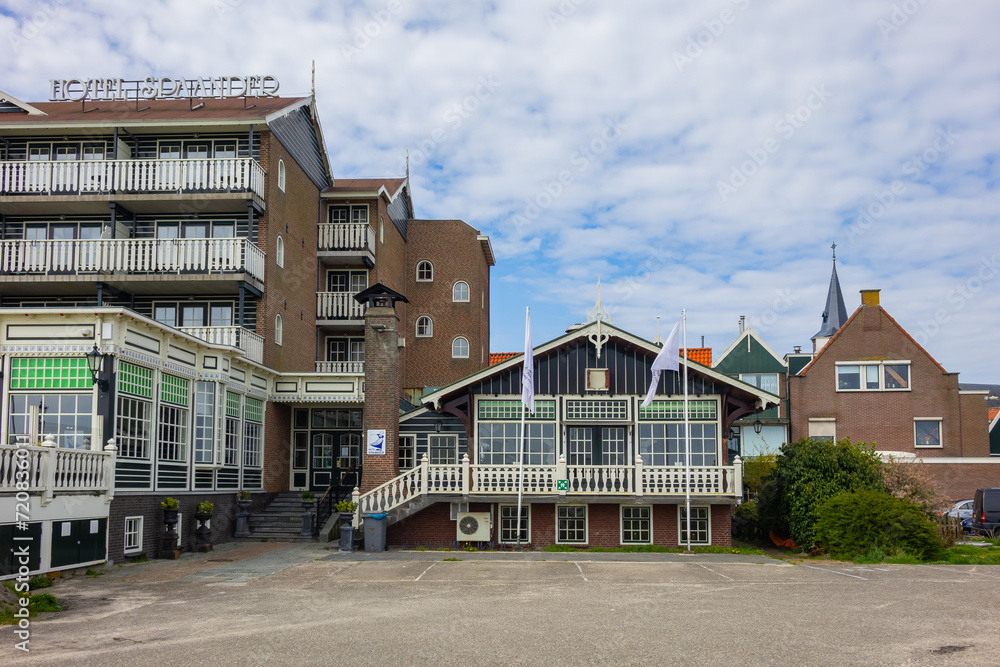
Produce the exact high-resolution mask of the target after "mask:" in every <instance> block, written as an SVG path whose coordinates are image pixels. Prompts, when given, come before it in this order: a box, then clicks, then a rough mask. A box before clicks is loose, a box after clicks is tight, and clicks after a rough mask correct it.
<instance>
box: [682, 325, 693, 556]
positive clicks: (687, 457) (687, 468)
mask: <svg viewBox="0 0 1000 667" xmlns="http://www.w3.org/2000/svg"><path fill="white" fill-rule="evenodd" d="M681 320H682V321H683V322H684V324H683V326H684V355H683V357H682V358H683V361H684V516H685V517H686V521H687V550H688V551H691V424H690V423H689V420H688V364H687V361H688V356H687V354H688V321H687V309H686V308H685V309H684V310H682V311H681Z"/></svg>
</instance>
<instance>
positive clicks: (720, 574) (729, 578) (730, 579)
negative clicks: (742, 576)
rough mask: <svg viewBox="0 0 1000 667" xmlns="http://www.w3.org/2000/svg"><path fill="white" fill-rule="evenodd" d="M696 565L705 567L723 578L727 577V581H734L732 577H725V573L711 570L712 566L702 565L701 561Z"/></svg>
mask: <svg viewBox="0 0 1000 667" xmlns="http://www.w3.org/2000/svg"><path fill="white" fill-rule="evenodd" d="M698 565H701V567H703V568H705V569H706V570H708V571H709V572H711V573H712V574H715V575H718V576H720V577H722V578H723V579H728V580H729V581H736V580H735V579H733V578H732V577H727V576H726V575H724V574H722V573H721V572H716V571H715V570H713V569H712V568H710V567H708V566H706V565H702V564H701V563H698Z"/></svg>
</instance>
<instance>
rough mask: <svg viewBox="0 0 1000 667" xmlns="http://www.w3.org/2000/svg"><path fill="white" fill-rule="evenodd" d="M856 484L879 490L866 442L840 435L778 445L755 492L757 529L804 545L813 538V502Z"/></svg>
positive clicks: (873, 458) (856, 487)
mask: <svg viewBox="0 0 1000 667" xmlns="http://www.w3.org/2000/svg"><path fill="white" fill-rule="evenodd" d="M861 489H872V490H878V491H884V489H885V487H884V485H883V483H882V473H881V461H880V460H879V457H878V455H877V454H876V453H875V451H874V448H873V447H872V446H870V445H867V444H864V443H852V442H851V441H850V440H848V439H846V438H845V439H843V440H840V441H839V442H833V441H832V440H812V439H810V438H803V439H801V440H798V441H796V442H791V443H787V444H784V445H782V446H781V450H780V452H779V454H778V458H777V461H776V463H775V468H774V472H773V473H772V474H771V476H770V477H768V479H767V482H766V483H765V484H764V487H763V488H762V489H761V492H760V495H759V497H758V505H759V508H760V523H761V530H762V531H770V530H773V531H775V532H777V533H780V534H782V535H788V536H789V537H791V538H792V539H793V540H794V541H795V542H796V543H797V544H799V545H801V546H802V547H809V546H811V545H812V544H813V543H814V542H815V536H816V533H815V529H814V524H815V523H816V515H815V508H816V505H817V504H818V503H820V502H821V501H823V500H825V499H827V498H829V497H830V496H832V495H835V494H837V493H840V492H842V491H858V490H861Z"/></svg>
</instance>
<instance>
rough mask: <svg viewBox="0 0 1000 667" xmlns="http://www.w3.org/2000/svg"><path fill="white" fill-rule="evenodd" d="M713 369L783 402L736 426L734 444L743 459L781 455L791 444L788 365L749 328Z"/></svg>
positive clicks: (738, 422)
mask: <svg viewBox="0 0 1000 667" xmlns="http://www.w3.org/2000/svg"><path fill="white" fill-rule="evenodd" d="M712 367H713V368H714V369H715V370H716V371H718V372H720V373H724V374H726V375H728V376H729V377H732V378H736V379H737V380H741V381H743V382H746V383H747V384H751V385H753V386H755V387H757V388H759V389H763V390H764V391H767V392H769V393H772V394H776V395H777V396H779V397H780V398H781V401H780V404H779V405H777V406H775V407H773V408H768V409H767V410H765V411H763V412H761V413H759V414H756V415H753V416H751V417H745V418H743V419H739V420H737V421H736V422H735V423H734V426H735V428H736V429H737V434H736V437H735V438H733V439H732V440H733V441H734V442H733V443H731V444H735V445H736V447H737V453H739V454H740V455H741V456H757V455H760V454H773V453H777V451H778V449H779V448H780V447H781V445H783V444H785V443H786V442H788V424H789V419H788V397H787V391H788V389H787V381H788V366H787V362H786V361H785V360H784V359H782V358H781V356H779V355H778V353H777V352H775V351H774V350H772V349H771V347H770V346H769V345H768V344H767V343H765V342H764V340H763V339H762V338H761V337H760V336H758V335H757V333H756V332H755V331H754V330H753V329H750V328H747V329H744V330H743V332H742V333H740V335H739V337H738V338H737V339H736V340H735V341H733V343H732V345H730V346H729V347H728V348H726V351H725V352H723V353H722V354H721V355H720V356H719V358H718V359H716V360H715V364H714V365H713V366H712Z"/></svg>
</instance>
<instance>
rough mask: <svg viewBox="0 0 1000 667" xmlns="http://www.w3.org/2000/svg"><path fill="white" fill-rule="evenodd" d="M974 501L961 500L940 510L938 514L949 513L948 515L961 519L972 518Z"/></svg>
mask: <svg viewBox="0 0 1000 667" xmlns="http://www.w3.org/2000/svg"><path fill="white" fill-rule="evenodd" d="M974 503H975V501H974V500H959V501H958V502H957V503H955V504H954V505H952V506H951V507H949V508H948V509H946V510H942V511H940V512H938V514H947V515H948V516H950V517H952V518H954V519H958V520H960V521H961V520H962V519H971V518H972V506H973V504H974Z"/></svg>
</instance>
